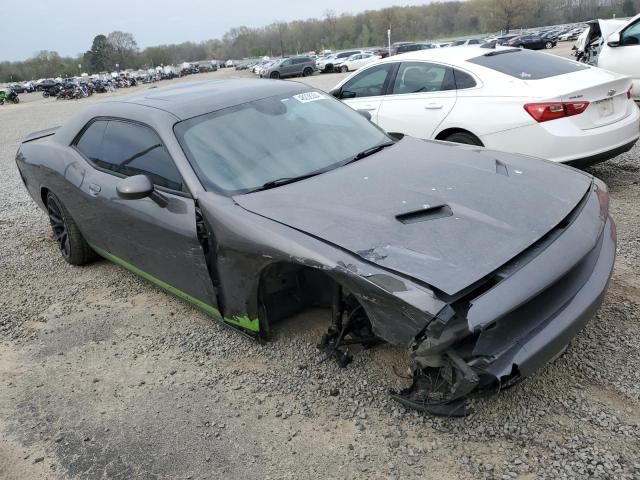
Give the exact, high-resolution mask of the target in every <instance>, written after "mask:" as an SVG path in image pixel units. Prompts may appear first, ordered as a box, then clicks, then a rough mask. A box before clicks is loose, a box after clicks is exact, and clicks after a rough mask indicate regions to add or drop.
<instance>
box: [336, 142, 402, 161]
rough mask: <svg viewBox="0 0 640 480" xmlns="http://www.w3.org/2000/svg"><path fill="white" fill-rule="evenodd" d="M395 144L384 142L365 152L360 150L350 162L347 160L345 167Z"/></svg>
mask: <svg viewBox="0 0 640 480" xmlns="http://www.w3.org/2000/svg"><path fill="white" fill-rule="evenodd" d="M395 144H396V142H384V143H380V144H378V145H374V146H373V147H369V148H367V149H365V150H362V151H361V152H360V153H357V154H356V155H355V156H354V157H353V158H351V160H348V161H347V162H346V163H345V165H349V164H350V163H353V162H357V161H358V160H362V159H363V158H365V157H368V156H370V155H373V154H374V153H378V152H379V151H380V150H382V149H383V148H387V147H390V146H391V145H395Z"/></svg>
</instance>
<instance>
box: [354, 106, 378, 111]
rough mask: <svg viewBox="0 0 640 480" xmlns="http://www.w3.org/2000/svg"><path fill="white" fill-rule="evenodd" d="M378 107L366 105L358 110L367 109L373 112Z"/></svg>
mask: <svg viewBox="0 0 640 480" xmlns="http://www.w3.org/2000/svg"><path fill="white" fill-rule="evenodd" d="M375 109H376V107H372V106H371V105H365V106H363V107H362V108H359V109H358V110H366V111H367V112H373V111H374V110H375Z"/></svg>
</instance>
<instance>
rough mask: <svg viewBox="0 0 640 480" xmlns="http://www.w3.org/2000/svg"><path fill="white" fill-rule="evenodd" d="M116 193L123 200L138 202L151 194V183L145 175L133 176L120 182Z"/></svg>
mask: <svg viewBox="0 0 640 480" xmlns="http://www.w3.org/2000/svg"><path fill="white" fill-rule="evenodd" d="M116 191H117V192H118V196H119V197H120V198H123V199H125V200H140V199H141V198H146V197H149V196H150V195H151V194H152V193H153V182H152V181H151V179H150V178H149V177H148V176H147V175H134V176H133V177H127V178H125V179H123V180H121V181H120V183H118V185H116Z"/></svg>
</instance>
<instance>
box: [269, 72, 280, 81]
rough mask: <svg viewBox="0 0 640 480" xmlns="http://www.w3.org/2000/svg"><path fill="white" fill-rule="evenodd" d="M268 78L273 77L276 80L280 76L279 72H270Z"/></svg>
mask: <svg viewBox="0 0 640 480" xmlns="http://www.w3.org/2000/svg"><path fill="white" fill-rule="evenodd" d="M269 78H273V79H274V80H277V79H279V78H280V72H271V74H270V75H269Z"/></svg>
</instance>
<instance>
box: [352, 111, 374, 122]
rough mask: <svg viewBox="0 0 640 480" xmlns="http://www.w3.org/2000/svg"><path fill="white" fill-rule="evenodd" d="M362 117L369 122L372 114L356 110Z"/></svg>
mask: <svg viewBox="0 0 640 480" xmlns="http://www.w3.org/2000/svg"><path fill="white" fill-rule="evenodd" d="M356 112H358V113H359V114H360V115H362V116H363V117H364V118H366V119H367V120H369V121H371V113H370V112H368V111H366V110H356Z"/></svg>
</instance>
